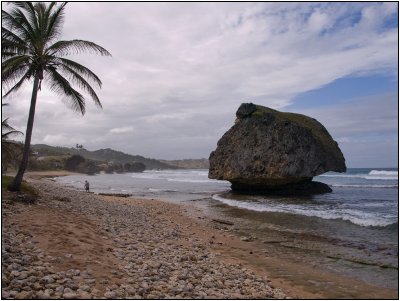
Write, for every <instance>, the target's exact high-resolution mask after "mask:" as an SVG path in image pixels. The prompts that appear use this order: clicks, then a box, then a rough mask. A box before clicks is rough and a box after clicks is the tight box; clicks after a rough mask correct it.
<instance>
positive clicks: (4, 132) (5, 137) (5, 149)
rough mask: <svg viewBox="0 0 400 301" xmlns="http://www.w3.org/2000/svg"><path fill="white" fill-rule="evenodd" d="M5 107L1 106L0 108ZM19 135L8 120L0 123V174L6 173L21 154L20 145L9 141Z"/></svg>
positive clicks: (5, 104)
mask: <svg viewBox="0 0 400 301" xmlns="http://www.w3.org/2000/svg"><path fill="white" fill-rule="evenodd" d="M7 105H8V104H7V103H4V104H1V106H2V107H4V106H7ZM20 134H22V135H23V133H22V132H20V131H17V130H16V129H14V128H13V127H12V126H11V125H10V124H9V123H8V118H6V119H4V120H2V121H1V174H3V173H5V172H6V170H7V167H8V165H9V164H10V162H11V161H15V160H16V159H17V158H18V157H19V156H20V154H21V153H22V152H21V149H22V148H21V145H22V143H18V142H16V141H12V140H10V138H11V136H13V135H20Z"/></svg>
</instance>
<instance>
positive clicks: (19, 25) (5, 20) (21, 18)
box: [1, 8, 34, 42]
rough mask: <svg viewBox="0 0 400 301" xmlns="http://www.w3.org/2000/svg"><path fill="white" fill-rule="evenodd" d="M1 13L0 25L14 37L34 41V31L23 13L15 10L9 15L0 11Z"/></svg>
mask: <svg viewBox="0 0 400 301" xmlns="http://www.w3.org/2000/svg"><path fill="white" fill-rule="evenodd" d="M1 13H2V25H3V27H6V28H8V29H9V30H10V31H13V32H14V33H15V34H16V35H18V36H20V37H21V38H22V39H23V40H24V41H31V42H32V41H34V35H33V33H34V30H33V28H32V25H31V24H30V23H29V21H28V20H27V19H26V16H25V15H24V13H23V12H22V11H21V10H20V9H18V8H15V9H14V10H12V11H11V12H10V13H8V12H6V11H3V10H2V11H1Z"/></svg>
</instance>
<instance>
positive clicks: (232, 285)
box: [2, 180, 286, 299]
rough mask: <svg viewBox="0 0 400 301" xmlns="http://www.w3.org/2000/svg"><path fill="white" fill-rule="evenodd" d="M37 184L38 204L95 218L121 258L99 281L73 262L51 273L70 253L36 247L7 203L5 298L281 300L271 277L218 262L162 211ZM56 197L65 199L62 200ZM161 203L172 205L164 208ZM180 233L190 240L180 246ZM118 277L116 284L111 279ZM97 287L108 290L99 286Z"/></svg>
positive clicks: (16, 211)
mask: <svg viewBox="0 0 400 301" xmlns="http://www.w3.org/2000/svg"><path fill="white" fill-rule="evenodd" d="M32 181H34V180H32ZM34 185H35V186H36V187H37V188H38V190H39V191H41V196H40V198H39V199H38V200H37V201H36V204H42V205H44V206H49V207H54V208H60V209H63V210H65V211H71V210H72V211H75V212H79V213H80V214H84V215H86V216H88V217H90V218H92V219H95V220H97V221H98V225H99V229H107V230H108V231H107V232H104V233H107V236H106V237H107V238H108V239H109V240H110V242H111V243H112V244H113V247H112V249H111V248H110V249H109V250H107V252H110V256H112V255H111V254H113V255H114V256H116V258H118V263H119V265H118V266H116V267H115V268H113V269H112V270H110V271H109V277H110V278H107V279H105V278H100V277H97V278H96V274H95V273H94V272H93V271H92V270H91V269H90V268H87V269H86V270H84V269H82V270H81V269H78V267H77V266H74V265H73V261H72V260H69V261H68V262H69V263H70V266H69V269H68V270H66V271H59V272H54V268H53V263H55V262H57V260H58V262H60V261H59V260H60V259H61V260H65V258H69V259H71V258H74V256H73V255H72V254H70V253H67V254H64V255H63V256H61V257H53V256H50V255H49V254H46V253H45V252H44V251H42V250H40V249H39V248H38V244H36V242H35V241H34V239H33V238H32V236H31V235H30V234H29V233H25V232H21V231H20V230H19V229H18V225H16V224H14V223H13V219H12V217H13V215H14V214H17V213H18V212H19V211H23V210H29V208H28V207H22V206H21V207H18V208H17V209H16V208H13V207H12V206H11V205H10V204H9V203H7V202H4V203H3V204H2V218H3V221H4V222H3V223H2V227H3V229H2V230H3V235H2V271H3V273H2V298H3V299H10V298H17V299H61V298H64V299H101V298H106V299H117V298H123V299H142V298H147V299H160V298H165V299H183V298H185V299H195V298H202V299H207V298H217V299H237V298H240V299H256V298H257V299H265V298H279V299H283V298H286V295H285V294H284V293H282V292H281V291H280V290H279V289H276V288H271V287H270V286H269V285H268V279H266V278H263V277H257V276H255V275H254V273H252V272H251V271H249V270H247V269H245V268H243V267H242V266H241V265H239V264H228V263H225V262H223V261H221V260H219V259H217V258H216V257H215V254H214V253H212V252H211V251H210V250H209V245H208V244H206V243H205V242H201V241H200V240H198V238H196V236H195V235H194V234H193V233H192V234H191V235H189V237H185V235H186V234H185V233H184V232H183V231H182V229H180V228H179V225H177V224H176V222H175V221H171V220H170V219H168V216H167V217H165V216H164V215H163V214H160V213H159V212H167V210H161V211H160V207H158V208H157V209H153V208H151V207H150V206H141V205H137V206H129V205H125V204H121V203H118V202H107V201H103V200H101V199H98V198H96V197H95V196H94V195H92V194H85V193H82V192H78V191H74V190H72V189H68V188H63V187H60V186H58V185H57V184H56V183H52V182H45V181H44V180H41V181H35V184H34ZM56 197H57V198H56ZM60 198H65V199H68V200H69V201H68V202H66V201H65V202H60V201H59V200H60ZM31 206H35V205H31ZM165 208H166V209H168V211H169V210H170V209H169V207H168V206H167V205H166V206H165ZM155 221H157V222H155ZM102 232H103V231H102ZM99 235H100V234H99ZM101 235H105V234H101ZM178 237H179V238H182V239H185V240H186V241H188V242H189V244H188V245H180V244H177V241H176V238H178ZM211 238H212V239H215V237H214V236H212V237H211ZM242 238H243V239H242ZM242 238H241V239H242V240H243V241H251V240H254V239H255V238H254V237H242ZM214 243H218V242H214ZM63 257H64V258H63ZM116 278H118V282H115V281H114V280H115V279H116ZM97 285H99V286H98V288H102V289H107V291H106V292H104V291H100V290H99V289H98V288H96V286H97Z"/></svg>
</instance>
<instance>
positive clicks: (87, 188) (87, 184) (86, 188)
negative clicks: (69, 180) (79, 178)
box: [85, 180, 89, 192]
mask: <svg viewBox="0 0 400 301" xmlns="http://www.w3.org/2000/svg"><path fill="white" fill-rule="evenodd" d="M85 191H86V192H89V182H88V181H87V180H85Z"/></svg>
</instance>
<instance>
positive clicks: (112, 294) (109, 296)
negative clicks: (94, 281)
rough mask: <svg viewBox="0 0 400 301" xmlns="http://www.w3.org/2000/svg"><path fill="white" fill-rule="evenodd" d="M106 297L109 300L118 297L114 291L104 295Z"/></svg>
mask: <svg viewBox="0 0 400 301" xmlns="http://www.w3.org/2000/svg"><path fill="white" fill-rule="evenodd" d="M104 297H105V298H107V299H115V298H116V297H117V293H116V292H114V291H108V292H106V293H104Z"/></svg>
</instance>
